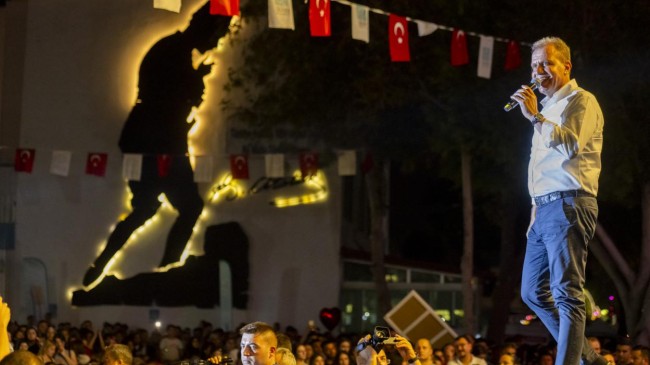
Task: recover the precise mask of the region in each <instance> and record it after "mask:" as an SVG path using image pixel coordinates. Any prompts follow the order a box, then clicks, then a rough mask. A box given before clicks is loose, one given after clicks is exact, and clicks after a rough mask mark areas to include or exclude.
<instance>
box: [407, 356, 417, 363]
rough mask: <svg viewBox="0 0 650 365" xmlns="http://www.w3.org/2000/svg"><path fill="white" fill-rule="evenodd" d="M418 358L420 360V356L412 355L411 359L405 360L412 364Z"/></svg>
mask: <svg viewBox="0 0 650 365" xmlns="http://www.w3.org/2000/svg"><path fill="white" fill-rule="evenodd" d="M418 360H420V358H419V357H417V356H416V357H414V358H412V359H408V360H406V362H407V363H409V364H413V363H414V362H416V361H418Z"/></svg>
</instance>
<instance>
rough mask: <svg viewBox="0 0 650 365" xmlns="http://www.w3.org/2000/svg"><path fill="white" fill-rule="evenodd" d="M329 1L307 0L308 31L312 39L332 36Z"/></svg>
mask: <svg viewBox="0 0 650 365" xmlns="http://www.w3.org/2000/svg"><path fill="white" fill-rule="evenodd" d="M330 4H331V1H330V0H309V30H310V32H311V36H312V37H329V36H330V35H332V27H331V18H330Z"/></svg>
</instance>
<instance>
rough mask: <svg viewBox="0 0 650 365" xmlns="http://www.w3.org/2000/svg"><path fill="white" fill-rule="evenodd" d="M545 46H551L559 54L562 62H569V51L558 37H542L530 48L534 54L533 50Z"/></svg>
mask: <svg viewBox="0 0 650 365" xmlns="http://www.w3.org/2000/svg"><path fill="white" fill-rule="evenodd" d="M546 46H553V48H555V50H556V51H557V52H558V53H559V55H560V58H561V59H562V61H564V62H571V49H570V48H569V46H568V45H567V44H566V43H565V42H564V41H563V40H562V39H560V38H558V37H544V38H542V39H540V40H538V41H537V42H535V43H533V46H532V47H531V48H532V50H533V52H534V51H535V50H537V49H540V48H545V47H546Z"/></svg>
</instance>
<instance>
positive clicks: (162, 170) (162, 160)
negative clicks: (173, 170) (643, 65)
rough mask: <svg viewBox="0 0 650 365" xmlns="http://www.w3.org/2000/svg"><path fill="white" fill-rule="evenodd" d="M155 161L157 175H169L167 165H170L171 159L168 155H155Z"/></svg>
mask: <svg viewBox="0 0 650 365" xmlns="http://www.w3.org/2000/svg"><path fill="white" fill-rule="evenodd" d="M156 162H157V163H158V176H159V177H165V176H167V175H169V167H170V166H171V163H172V159H171V157H170V156H169V155H165V154H162V155H157V156H156Z"/></svg>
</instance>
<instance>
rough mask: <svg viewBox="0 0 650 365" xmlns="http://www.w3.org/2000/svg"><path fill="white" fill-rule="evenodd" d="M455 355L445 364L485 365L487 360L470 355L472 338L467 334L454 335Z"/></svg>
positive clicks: (472, 345)
mask: <svg viewBox="0 0 650 365" xmlns="http://www.w3.org/2000/svg"><path fill="white" fill-rule="evenodd" d="M454 345H455V346H456V356H455V357H454V358H453V359H452V360H450V361H449V362H448V363H447V365H487V362H486V361H485V360H483V359H481V358H480V357H476V356H474V355H472V348H473V347H474V339H472V338H471V337H469V336H467V335H462V336H458V337H456V340H455V341H454Z"/></svg>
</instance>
